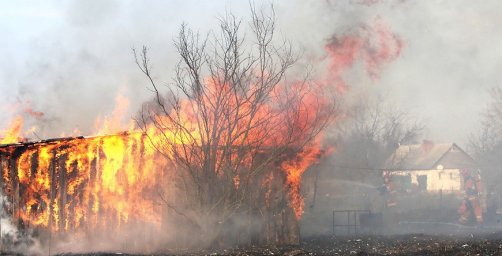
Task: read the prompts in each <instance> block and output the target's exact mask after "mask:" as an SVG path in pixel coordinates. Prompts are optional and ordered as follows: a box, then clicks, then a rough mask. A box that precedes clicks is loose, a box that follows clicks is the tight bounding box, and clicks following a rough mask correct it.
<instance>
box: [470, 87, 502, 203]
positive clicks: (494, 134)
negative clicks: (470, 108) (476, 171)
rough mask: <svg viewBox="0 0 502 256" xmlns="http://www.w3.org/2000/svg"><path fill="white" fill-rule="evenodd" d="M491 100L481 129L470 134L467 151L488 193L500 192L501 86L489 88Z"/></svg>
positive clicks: (501, 144) (501, 146) (482, 120)
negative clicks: (479, 171)
mask: <svg viewBox="0 0 502 256" xmlns="http://www.w3.org/2000/svg"><path fill="white" fill-rule="evenodd" d="M490 95H491V101H490V102H489V104H488V105H487V108H486V110H485V112H484V113H483V115H482V119H481V129H480V130H479V132H478V133H475V134H473V135H471V137H470V141H469V151H471V152H472V153H473V156H474V158H475V159H476V161H477V162H478V164H479V165H480V168H481V170H482V176H483V180H484V181H485V185H486V190H487V192H488V195H490V194H492V193H499V194H501V193H502V186H501V185H500V184H502V183H501V182H502V175H501V173H502V168H501V166H502V159H501V158H500V155H501V154H502V88H501V87H495V88H492V89H491V90H490Z"/></svg>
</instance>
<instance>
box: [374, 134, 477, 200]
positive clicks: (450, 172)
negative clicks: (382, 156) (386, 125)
mask: <svg viewBox="0 0 502 256" xmlns="http://www.w3.org/2000/svg"><path fill="white" fill-rule="evenodd" d="M383 170H384V172H383V174H384V179H385V180H386V183H389V182H390V181H392V184H386V185H387V186H391V187H392V188H388V189H390V190H394V191H397V192H415V191H418V192H430V193H438V192H441V193H447V194H461V193H463V192H464V188H463V184H464V181H463V176H462V175H461V171H462V170H466V171H469V172H470V173H472V174H477V172H478V168H477V165H476V162H475V161H474V159H473V158H472V157H471V156H469V155H468V154H467V153H466V152H465V151H464V150H462V149H461V148H460V147H459V146H457V145H456V144H455V143H448V144H435V143H433V142H431V141H424V142H423V143H422V144H413V145H401V146H399V147H398V148H397V149H396V151H395V152H394V153H393V154H392V155H391V156H390V157H389V158H388V159H387V161H386V162H385V164H384V167H383Z"/></svg>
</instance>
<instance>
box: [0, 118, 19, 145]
mask: <svg viewBox="0 0 502 256" xmlns="http://www.w3.org/2000/svg"><path fill="white" fill-rule="evenodd" d="M22 128H23V118H22V117H21V116H16V118H15V119H14V121H13V122H12V123H11V124H10V126H9V128H8V129H7V130H6V131H4V132H3V133H0V134H1V135H3V138H2V137H0V144H10V143H16V142H18V141H19V140H20V138H21V129H22Z"/></svg>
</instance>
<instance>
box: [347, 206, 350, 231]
mask: <svg viewBox="0 0 502 256" xmlns="http://www.w3.org/2000/svg"><path fill="white" fill-rule="evenodd" d="M349 234H350V211H347V235H349Z"/></svg>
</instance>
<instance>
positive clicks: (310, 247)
mask: <svg viewBox="0 0 502 256" xmlns="http://www.w3.org/2000/svg"><path fill="white" fill-rule="evenodd" d="M60 255H61V256H62V255H77V254H60ZM78 255H82V254H78ZM87 255H99V256H102V255H140V254H125V253H113V252H107V253H89V254H87ZM148 255H196V256H199V255H211V256H212V255H242V256H244V255H287V256H299V255H375V256H376V255H502V232H491V233H477V234H462V235H459V234H455V235H444V234H442V235H430V234H407V235H390V236H384V235H352V236H319V237H311V238H305V239H303V241H302V242H301V243H300V245H295V246H262V247H247V248H232V249H218V250H216V249H215V250H200V251H188V250H187V251H183V250H181V251H180V250H178V251H170V252H162V253H158V254H148Z"/></svg>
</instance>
